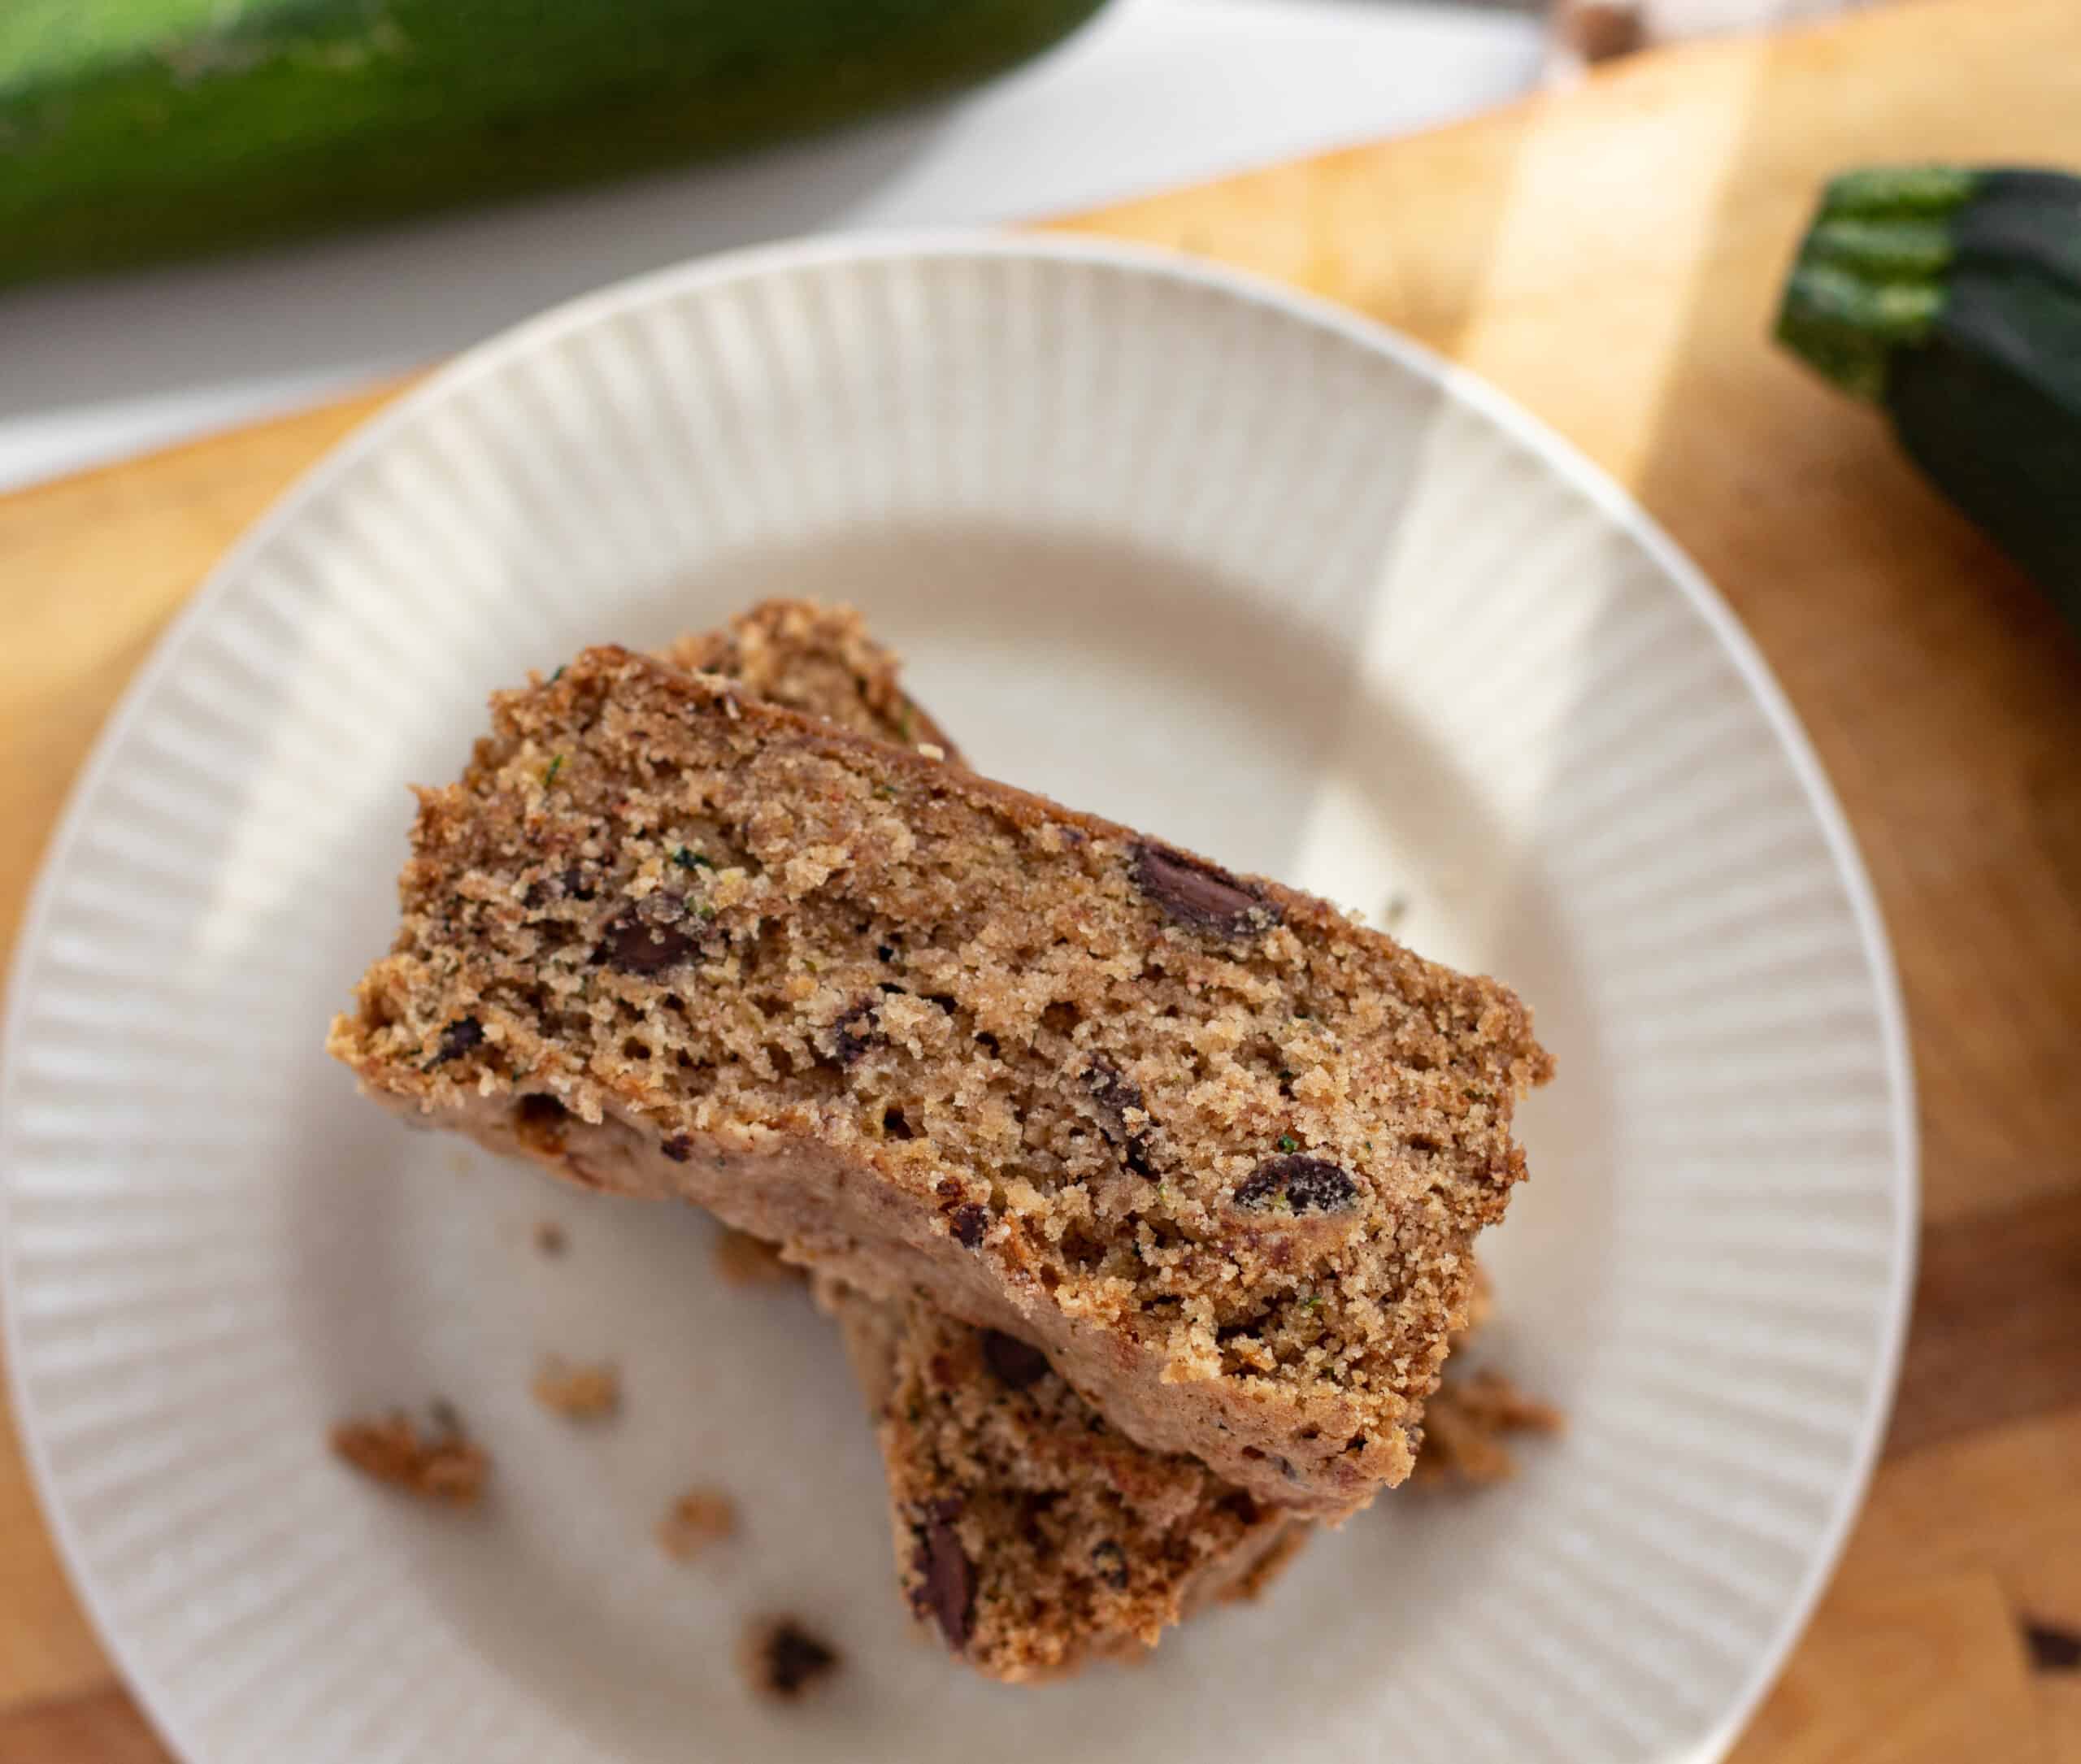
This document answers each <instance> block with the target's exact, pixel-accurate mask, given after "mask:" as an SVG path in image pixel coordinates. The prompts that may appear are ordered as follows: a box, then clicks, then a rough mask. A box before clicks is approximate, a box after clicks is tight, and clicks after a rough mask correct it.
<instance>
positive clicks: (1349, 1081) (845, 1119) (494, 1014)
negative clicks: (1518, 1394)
mask: <svg viewBox="0 0 2081 1764" xmlns="http://www.w3.org/2000/svg"><path fill="white" fill-rule="evenodd" d="M413 844H414V855H413V857H412V859H411V862H410V863H409V864H408V865H407V867H406V871H405V874H404V876H403V879H402V883H401V898H402V906H403V914H404V916H403V924H402V928H401V930H400V932H399V935H398V940H397V942H396V944H395V945H394V947H393V952H392V954H390V955H389V956H388V957H386V958H384V959H383V960H382V961H380V962H377V963H376V965H375V966H374V967H372V968H371V970H370V971H369V973H368V974H367V976H366V977H365V978H364V980H363V982H362V984H361V987H360V988H359V990H358V1008H357V1010H356V1011H355V1012H354V1014H353V1015H350V1016H347V1017H343V1018H341V1019H339V1021H338V1022H337V1023H336V1025H335V1028H334V1033H333V1036H332V1041H331V1045H332V1050H333V1052H334V1053H335V1054H337V1055H338V1057H340V1058H342V1059H343V1060H345V1062H347V1063H348V1064H349V1065H350V1066H351V1067H354V1070H355V1071H356V1072H357V1073H358V1075H359V1076H360V1078H361V1080H362V1081H363V1085H364V1087H365V1088H367V1090H368V1091H369V1093H371V1095H373V1096H375V1097H377V1098H378V1099H379V1100H382V1101H387V1102H388V1103H389V1104H390V1106H393V1107H395V1108H397V1109H398V1110H400V1111H401V1112H403V1113H405V1114H408V1115H411V1116H413V1117H415V1118H419V1119H426V1120H429V1121H431V1122H433V1123H437V1124H442V1125H446V1126H450V1127H456V1128H458V1129H460V1130H461V1131H463V1132H468V1133H470V1134H471V1135H472V1136H475V1137H476V1138H478V1139H479V1140H480V1141H483V1142H484V1143H485V1144H487V1145H492V1146H493V1147H495V1148H498V1149H519V1150H522V1151H524V1152H527V1153H528V1154H530V1155H532V1156H534V1157H536V1158H538V1159H539V1160H540V1161H541V1162H545V1163H546V1164H548V1165H549V1166H550V1167H552V1168H554V1169H557V1170H558V1171H561V1172H562V1173H563V1174H565V1175H568V1176H570V1177H571V1178H572V1179H573V1180H576V1181H579V1182H581V1183H584V1184H589V1185H591V1186H595V1187H605V1188H615V1189H617V1190H620V1191H622V1192H626V1193H641V1194H650V1195H659V1196H662V1195H667V1194H676V1195H678V1196H680V1197H684V1198H687V1199H690V1200H693V1201H698V1202H700V1203H701V1204H702V1205H705V1206H709V1207H710V1208H711V1209H712V1210H715V1212H717V1213H718V1214H720V1215H721V1216H722V1217H723V1219H725V1221H726V1222H728V1223H731V1224H732V1225H736V1226H737V1227H741V1228H743V1229H745V1230H749V1231H751V1232H755V1233H757V1234H758V1235H760V1236H767V1237H769V1238H771V1239H773V1240H777V1241H779V1242H780V1243H781V1244H782V1245H784V1248H785V1249H786V1251H787V1253H789V1256H790V1257H791V1258H793V1259H795V1260H798V1261H801V1262H806V1263H809V1264H812V1265H815V1266H819V1267H823V1268H825V1269H827V1270H828V1271H830V1272H832V1273H834V1274H836V1275H841V1276H842V1277H843V1278H844V1279H845V1280H847V1281H848V1282H849V1283H850V1284H854V1285H855V1286H858V1287H859V1288H862V1289H864V1290H866V1291H867V1292H869V1293H875V1294H880V1295H883V1296H892V1297H894V1296H908V1295H909V1294H910V1293H911V1292H912V1291H913V1289H914V1288H915V1289H919V1290H922V1291H923V1292H925V1293H928V1294H929V1295H930V1296H931V1297H932V1299H933V1300H934V1301H936V1303H938V1304H939V1305H940V1306H942V1307H943V1308H945V1310H948V1311H949V1312H951V1313H952V1314H954V1315H955V1316H956V1317H958V1318H959V1319H962V1320H963V1321H966V1322H968V1323H975V1324H978V1325H981V1326H984V1327H997V1328H1001V1329H1004V1330H1006V1331H1007V1332H1011V1333H1014V1334H1017V1335H1019V1336H1022V1337H1025V1338H1028V1339H1031V1340H1033V1341H1035V1342H1036V1343H1038V1344H1040V1345H1041V1346H1043V1347H1044V1348H1045V1350H1046V1352H1047V1353H1048V1355H1049V1358H1050V1359H1051V1361H1052V1362H1054V1365H1055V1366H1057V1367H1058V1368H1059V1369H1060V1370H1061V1371H1062V1373H1063V1375H1065V1376H1066V1377H1067V1378H1068V1379H1071V1380H1072V1381H1073V1382H1074V1383H1075V1385H1076V1386H1077V1388H1079V1389H1080V1390H1081V1391H1082V1392H1083V1393H1084V1396H1085V1397H1087V1398H1088V1399H1089V1400H1090V1401H1092V1402H1093V1404H1094V1405H1095V1406H1097V1408H1098V1409H1099V1410H1101V1411H1102V1412H1103V1413H1104V1414H1106V1416H1107V1418H1108V1419H1109V1420H1110V1423H1112V1424H1113V1425H1114V1426H1115V1427H1118V1428H1119V1430H1120V1431H1122V1432H1124V1433H1125V1434H1127V1436H1129V1437H1131V1438H1132V1439H1134V1440H1137V1441H1138V1442H1140V1444H1142V1445H1145V1446H1147V1447H1149V1449H1152V1450H1155V1451H1158V1452H1166V1453H1176V1452H1184V1453H1191V1454H1193V1455H1194V1456H1197V1457H1198V1458H1201V1460H1202V1461H1203V1462H1206V1464H1207V1465H1208V1466H1210V1468H1211V1469H1212V1470H1214V1471H1215V1472H1216V1473H1217V1474H1219V1475H1220V1476H1221V1477H1223V1479H1227V1480H1228V1481H1230V1482H1232V1483H1233V1484H1236V1485H1237V1486H1238V1487H1240V1488H1243V1489H1245V1490H1247V1491H1248V1492H1249V1493H1250V1494H1251V1495H1252V1496H1253V1498H1255V1499H1258V1500H1260V1501H1266V1502H1268V1503H1273V1504H1279V1503H1284V1504H1286V1505H1291V1506H1292V1507H1293V1508H1295V1509H1296V1510H1301V1511H1306V1512H1310V1513H1313V1514H1319V1515H1323V1516H1331V1517H1334V1516H1337V1515H1340V1514H1345V1513H1347V1512H1349V1511H1350V1510H1353V1509H1354V1508H1355V1507H1357V1506H1358V1505H1362V1504H1364V1502H1365V1501H1366V1500H1368V1499H1370V1498H1371V1495H1372V1494H1373V1493H1374V1492H1375V1490H1376V1489H1377V1488H1379V1487H1380V1486H1382V1485H1384V1484H1389V1483H1392V1482H1397V1481H1399V1480H1401V1479H1402V1477H1404V1476H1405V1475H1406V1474H1407V1473H1408V1471H1409V1468H1410V1455H1411V1454H1410V1440H1409V1433H1410V1430H1411V1429H1412V1428H1413V1427H1414V1426H1415V1425H1416V1424H1417V1423H1418V1419H1419V1417H1420V1411H1421V1406H1422V1403H1423V1399H1424V1398H1425V1397H1427V1395H1428V1394H1429V1393H1430V1392H1431V1390H1432V1388H1434V1387H1435V1384H1436V1379H1437V1375H1438V1368H1439V1366H1440V1362H1441V1360H1442V1358H1443V1356H1444V1353H1445V1345H1446V1338H1447V1336H1448V1335H1449V1332H1451V1331H1452V1330H1453V1328H1454V1327H1457V1326H1458V1323H1460V1322H1461V1321H1462V1319H1463V1316H1464V1309H1465V1305H1466V1297H1467V1289H1468V1280H1469V1274H1468V1267H1469V1264H1468V1249H1469V1245H1470V1242H1471V1237H1472V1236H1473V1233H1474V1232H1475V1230H1476V1229H1478V1228H1479V1227H1480V1226H1481V1225H1483V1224H1485V1223H1492V1222H1493V1221H1494V1220H1495V1219H1497V1218H1500V1217H1501V1213H1502V1210H1503V1207H1504V1205H1505V1201H1506V1199H1507V1197H1508V1193H1509V1190H1510V1186H1511V1185H1512V1184H1514V1182H1515V1181H1516V1180H1518V1179H1519V1178H1520V1177H1521V1176H1522V1175H1523V1158H1522V1155H1521V1154H1520V1153H1519V1151H1518V1148H1517V1147H1516V1146H1515V1145H1514V1143H1513V1142H1512V1141H1511V1138H1510V1111H1511V1108H1512V1106H1513V1104H1514V1101H1515V1099H1516V1097H1518V1094H1519V1093H1521V1092H1522V1091H1523V1089H1524V1088H1527V1086H1529V1085H1531V1084H1535V1083H1537V1082H1539V1081H1540V1080H1542V1079H1544V1076H1545V1075H1547V1072H1548V1071H1549V1062H1548V1060H1547V1058H1546V1056H1545V1054H1544V1053H1543V1052H1542V1051H1541V1050H1540V1048H1539V1046H1538V1045H1537V1043H1536V1041H1534V1039H1533V1037H1532V1034H1531V1023H1530V1019H1529V1016H1528V1014H1527V1012H1526V1011H1525V1010H1524V1009H1523V1006H1521V1005H1519V1004H1518V1001H1517V1000H1516V999H1515V998H1514V997H1513V996H1512V995H1511V994H1510V993H1509V992H1508V991H1507V990H1505V988H1501V987H1500V986H1498V985H1497V984H1494V983H1492V982H1490V981H1487V980H1477V979H1471V978H1469V977H1467V976H1465V975H1459V974H1456V973H1454V972H1453V971H1450V970H1448V969H1445V968H1443V967H1439V966H1437V965H1436V964H1434V963H1431V962H1425V961H1423V959H1422V958H1418V957H1417V956H1415V955H1414V954H1411V953H1410V952H1409V951H1408V950H1406V949H1403V948H1402V947H1401V945H1398V944H1397V943H1395V942H1394V941H1392V939H1390V938H1388V937H1387V936H1384V935H1382V934H1380V933H1379V932H1371V931H1369V930H1366V928H1362V927H1360V926H1358V925H1356V924H1354V923H1352V922H1351V921H1349V919H1345V917H1344V916H1343V915H1340V914H1339V913H1337V912H1336V910H1334V909H1333V908H1331V907H1329V906H1326V905H1325V904H1324V903H1323V902H1319V901H1316V900H1314V899H1311V898H1310V897H1307V896H1305V895H1301V894H1299V893H1295V892H1293V891H1292V890H1288V889H1283V888H1281V887H1279V885H1278V884H1273V883H1270V882H1266V881H1262V880H1256V879H1251V878H1237V877H1233V876H1231V875H1228V874H1227V872H1225V871H1221V870H1220V869H1219V868H1218V867H1215V866H1214V865H1211V864H1209V863H1207V862H1205V861H1204V860H1202V859H1199V858H1194V857H1193V856H1192V855H1190V854H1184V853H1181V852H1178V851H1176V850H1175V849H1172V848H1170V847H1168V846H1166V845H1162V844H1161V843H1159V842H1158V841H1153V840H1149V839H1147V838H1145V837H1144V836H1140V835H1138V834H1136V833H1134V832H1131V831H1130V830H1128V829H1127V828H1121V827H1118V826H1116V825H1114V824H1112V823H1106V822H1104V821H1101V820H1098V819H1094V818H1093V817H1090V816H1086V815H1079V814H1076V813H1074V812H1073V811H1071V810H1066V809H1063V808H1061V807H1060V806H1058V805H1055V804H1054V803H1051V802H1047V801H1045V799H1043V798H1041V797H1034V796H1032V795H1029V794H1027V793H1024V792H1021V791H1017V790H1014V789H1010V787H1008V786H1005V785H1002V784H994V783H991V782H988V781H987V780H982V779H980V778H977V777H975V776H973V775H971V774H969V773H967V772H963V771H958V770H956V769H954V768H952V767H947V766H944V765H941V764H937V763H934V762H932V760H930V759H928V758H923V757H921V756H920V755H919V754H915V753H913V752H910V751H907V750H903V749H898V748H897V747H895V746H893V745H888V744H884V743H882V742H879V741H872V740H869V739H866V738H864V737H862V736H855V735H853V734H850V733H849V732H844V731H841V730H839V729H836V728H832V727H831V726H829V725H828V724H825V723H816V722H812V721H810V720H809V719H806V718H804V717H802V716H799V715H795V714H793V713H792V712H789V711H788V710H783V709H779V708H775V707H773V706H765V705H762V704H758V703H757V702H752V701H751V700H750V698H749V696H748V694H747V693H746V692H745V690H744V689H742V688H741V687H737V686H733V685H732V684H728V683H727V682H725V681H723V680H719V679H717V678H715V677H711V676H693V675H688V674H685V673H684V672H682V671H680V670H678V669H676V668H674V667H671V666H669V665H666V664H663V663H658V662H657V661H654V660H651V659H648V658H643V657H640V656H636V655H632V654H628V653H627V652H625V651H622V650H614V649H602V650H590V651H588V652H586V653H585V654H583V655H581V656H580V657H579V658H577V659H576V660H575V661H574V662H573V663H571V665H570V666H569V667H567V669H565V670H563V671H562V673H561V674H560V676H558V677H557V678H555V679H554V680H550V681H545V682H539V683H537V684H532V685H530V686H529V687H527V688H525V689H521V690H519V691H517V692H514V693H503V694H501V695H499V696H498V697H497V698H496V699H495V700H494V706H493V732H492V734H491V735H490V736H489V737H488V738H487V739H485V740H484V741H480V743H479V744H478V747H477V750H476V756H475V758H474V759H473V761H472V763H471V766H470V767H469V769H468V770H467V772H466V774H465V775H464V776H463V780H461V781H460V782H459V783H458V784H454V785H451V786H449V787H447V788H445V789H438V790H428V791H426V792H424V793H422V796H421V807H420V814H419V820H418V823H417V826H416V827H415V831H414V836H413Z"/></svg>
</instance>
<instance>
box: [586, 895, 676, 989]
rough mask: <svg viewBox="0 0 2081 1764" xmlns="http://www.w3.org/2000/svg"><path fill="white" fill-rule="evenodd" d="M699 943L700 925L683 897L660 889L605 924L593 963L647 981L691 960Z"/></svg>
mask: <svg viewBox="0 0 2081 1764" xmlns="http://www.w3.org/2000/svg"><path fill="white" fill-rule="evenodd" d="M701 942H702V921H701V919H699V917H698V916H697V915H696V914H695V912H694V911H693V909H692V908H690V907H689V906H688V905H687V902H686V897H685V896H684V895H683V894H672V893H667V892H665V891H663V890H662V889H661V890H660V891H659V892H658V893H655V894H646V895H645V896H644V897H643V898H642V899H641V900H640V901H632V902H629V904H628V906H624V907H623V908H622V910H620V911H619V912H618V913H616V914H615V916H614V917H613V918H612V919H609V920H608V921H607V927H606V931H605V932H603V933H602V936H601V938H600V945H599V947H598V948H597V949H595V950H594V951H593V960H594V961H595V962H603V963H604V964H606V966H607V967H611V968H616V969H619V971H621V972H622V973H623V974H636V975H644V976H646V977H647V976H649V975H654V974H663V973H664V972H665V971H667V970H668V969H671V968H676V967H679V966H680V964H681V963H683V962H687V961H689V960H690V959H692V958H693V956H694V954H696V953H697V951H698V950H699V949H700V948H701Z"/></svg>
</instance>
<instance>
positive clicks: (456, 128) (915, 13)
mask: <svg viewBox="0 0 2081 1764" xmlns="http://www.w3.org/2000/svg"><path fill="white" fill-rule="evenodd" d="M1098 4H1099V0H239V3H237V4H227V3H223V0H0V285H4V284H6V283H9V282H19V281H23V280H28V279H29V278H32V277H36V276H52V275H59V274H67V273H72V272H83V271H97V270H108V269H115V268H121V267H128V266H131V265H134V264H138V263H148V262H151V261H154V260H158V259H168V258H176V257H184V256H188V255H191V254H197V253H201V252H206V251H212V250H221V249H224V248H228V247H238V246H246V245H258V244H262V243H265V242H268V241H275V240H280V239H286V238H290V237H297V236H298V235H302V234H310V233H316V232H328V231H332V230H334V229H337V228H347V227H353V226H358V225H363V224H370V223H374V222H379V221H386V220H393V219H399V218H401V217H403V216H406V215H415V214H423V213H426V212H428V211H432V210H436V209H439V208H443V207H447V206H453V205H454V204H458V203H463V202H480V201H484V200H489V199H493V198H502V197H508V196H514V195H517V194H519V193H524V192H528V191H532V190H539V189H550V188H554V187H557V186H561V185H576V184H580V183H583V182H586V181H589V180H595V179H601V178H606V177H610V176H616V175H619V174H622V173H627V172H637V171H642V170H645V169H648V168H651V167H660V166H665V165H670V164H674V163H680V162H684V161H687V160H692V159H699V158H702V157H703V156H706V155H709V154H717V153H721V152H724V151H728V150H734V149H737V148H741V147H747V146H757V145H759V144H761V143H764V142H768V141H774V140H777V139H780V138H782V137H788V136H793V135H798V134H802V133H807V132H810V131H811V130H814V129H817V128H823V127H826V126H828V125H831V124H837V123H841V122H845V121H848V120H850V119H854V118H858V117H861V116H864V115H868V114H871V113H872V112H875V111H880V110H884V109H886V108H888V107H890V106H895V105H897V104H901V103H905V102H911V101H914V100H917V99H921V98H928V97H931V96H932V95H934V94H936V93H945V92H948V91H951V90H953V89H957V88H958V87H961V86H962V85H967V84H968V83H970V82H971V81H973V80H978V79H980V78H981V77H983V76H985V75H988V74H990V73H993V72H997V71H998V70H999V69H1001V68H1003V67H1009V66H1010V65H1011V64H1012V63H1014V62H1017V61H1019V60H1021V59H1023V58H1024V57H1026V56H1027V55H1029V54H1033V53H1034V52H1035V51H1036V50H1040V49H1041V48H1044V47H1045V46H1047V45H1049V43H1052V42H1054V41H1055V40H1056V39H1058V38H1059V37H1062V36H1063V35H1065V34H1066V33H1068V32H1069V31H1070V30H1071V28H1074V27H1075V25H1077V24H1080V23H1081V22H1082V21H1083V20H1084V19H1085V18H1086V17H1087V16H1088V15H1090V14H1091V13H1093V12H1094V11H1097V7H1098Z"/></svg>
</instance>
